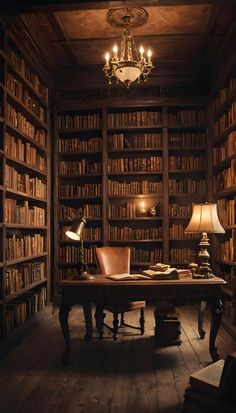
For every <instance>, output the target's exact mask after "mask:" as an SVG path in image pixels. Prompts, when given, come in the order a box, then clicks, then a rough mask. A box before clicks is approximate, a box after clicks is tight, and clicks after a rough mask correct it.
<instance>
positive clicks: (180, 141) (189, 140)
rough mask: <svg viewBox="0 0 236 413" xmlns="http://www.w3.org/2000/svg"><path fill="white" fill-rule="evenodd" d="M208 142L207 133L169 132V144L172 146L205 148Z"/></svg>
mask: <svg viewBox="0 0 236 413" xmlns="http://www.w3.org/2000/svg"><path fill="white" fill-rule="evenodd" d="M205 144H206V134H205V133H199V132H192V133H190V132H182V133H180V132H169V133H168V145H169V147H170V148H176V147H177V148H179V147H183V148H184V147H189V148H204V146H205Z"/></svg>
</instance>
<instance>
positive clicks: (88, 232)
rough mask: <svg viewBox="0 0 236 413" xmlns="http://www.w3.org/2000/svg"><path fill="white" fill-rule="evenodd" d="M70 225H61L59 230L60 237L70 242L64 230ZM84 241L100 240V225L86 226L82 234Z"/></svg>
mask: <svg viewBox="0 0 236 413" xmlns="http://www.w3.org/2000/svg"><path fill="white" fill-rule="evenodd" d="M69 229H70V227H63V228H62V229H61V231H60V239H61V240H64V241H68V242H70V241H71V240H70V239H69V238H68V237H67V235H66V231H67V230H69ZM83 239H84V241H100V240H102V228H101V227H90V228H88V227H86V228H85V230H84V234H83Z"/></svg>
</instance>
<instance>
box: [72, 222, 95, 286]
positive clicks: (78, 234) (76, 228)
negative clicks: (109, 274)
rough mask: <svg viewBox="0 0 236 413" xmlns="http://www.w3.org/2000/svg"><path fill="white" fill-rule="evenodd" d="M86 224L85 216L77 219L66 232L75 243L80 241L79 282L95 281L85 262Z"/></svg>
mask: <svg viewBox="0 0 236 413" xmlns="http://www.w3.org/2000/svg"><path fill="white" fill-rule="evenodd" d="M86 223H87V221H86V217H85V216H83V217H82V218H79V219H76V220H75V221H74V222H73V224H72V225H71V227H70V229H69V230H68V231H66V235H67V236H68V237H69V238H71V239H73V240H74V241H80V249H79V264H78V275H77V277H76V279H77V280H92V279H94V277H93V276H92V275H88V272H87V265H86V264H85V262H84V242H83V236H84V229H85V224H86Z"/></svg>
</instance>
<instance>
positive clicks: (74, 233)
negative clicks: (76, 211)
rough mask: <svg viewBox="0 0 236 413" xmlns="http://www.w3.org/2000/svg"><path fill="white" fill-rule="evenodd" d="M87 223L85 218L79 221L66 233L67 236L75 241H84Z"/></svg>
mask: <svg viewBox="0 0 236 413" xmlns="http://www.w3.org/2000/svg"><path fill="white" fill-rule="evenodd" d="M86 223H87V221H86V218H85V217H83V218H81V219H77V220H76V221H75V222H74V223H73V224H72V225H71V227H70V229H69V230H68V231H66V235H67V236H68V237H69V238H71V239H73V240H75V241H80V240H82V239H83V233H84V229H85V224H86Z"/></svg>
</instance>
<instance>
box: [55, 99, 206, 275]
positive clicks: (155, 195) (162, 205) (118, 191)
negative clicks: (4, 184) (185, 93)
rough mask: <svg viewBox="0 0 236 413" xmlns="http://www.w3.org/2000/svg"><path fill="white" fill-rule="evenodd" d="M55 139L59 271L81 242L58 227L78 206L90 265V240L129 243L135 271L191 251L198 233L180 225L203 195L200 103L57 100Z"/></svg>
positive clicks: (184, 258) (65, 270)
mask: <svg viewBox="0 0 236 413" xmlns="http://www.w3.org/2000/svg"><path fill="white" fill-rule="evenodd" d="M93 116H94V117H95V118H96V119H98V121H97V122H95V120H94V119H93ZM94 122H95V123H94ZM92 125H93V127H91V126H92ZM54 147H55V148H57V149H56V151H57V153H56V160H57V161H56V164H57V168H56V169H57V178H58V179H57V185H56V186H55V197H56V199H57V206H56V211H55V215H56V216H57V218H58V220H57V222H58V224H57V230H56V234H57V235H58V239H59V241H58V245H57V249H56V254H55V255H56V272H57V274H58V276H59V279H62V278H68V277H73V276H74V273H75V271H76V266H77V263H78V250H79V247H80V245H79V244H78V243H77V242H72V241H70V240H69V239H66V237H65V235H64V234H65V231H66V228H67V226H69V225H71V223H72V221H73V219H74V218H75V217H76V216H77V217H78V216H82V215H83V214H85V215H86V216H87V218H88V224H87V227H86V231H87V232H86V235H85V253H86V254H85V259H86V261H87V262H88V263H89V264H90V271H91V272H93V271H95V264H94V260H93V247H94V245H98V246H102V245H111V246H122V245H129V246H130V247H131V269H132V271H134V272H135V271H136V272H137V271H139V270H141V269H143V268H145V267H148V266H149V265H150V264H151V263H154V262H160V261H164V262H170V263H171V264H173V265H178V266H186V265H187V264H188V263H189V262H190V261H192V260H194V259H195V256H196V250H197V240H196V238H193V237H190V236H189V235H188V236H187V235H186V234H184V228H185V226H186V225H187V223H188V220H189V219H190V216H191V208H192V203H193V202H203V201H206V200H207V199H206V168H207V165H206V164H207V162H206V110H205V106H204V105H203V104H199V102H198V103H192V102H188V103H185V104H182V105H181V104H179V102H178V100H177V99H175V100H171V99H169V102H168V104H161V103H158V104H155V102H154V103H152V104H151V105H150V104H148V103H147V102H146V103H145V100H144V102H143V104H142V105H141V104H138V105H137V104H132V103H129V104H127V105H120V104H119V105H116V104H115V103H114V102H113V104H110V103H109V104H107V106H106V105H103V106H102V107H100V108H99V105H98V108H97V109H94V107H93V108H92V109H91V108H89V107H87V108H79V105H74V106H73V105H72V106H71V107H70V108H69V109H68V108H67V109H65V108H64V107H63V105H59V109H58V114H57V132H56V141H55V145H54Z"/></svg>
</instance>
